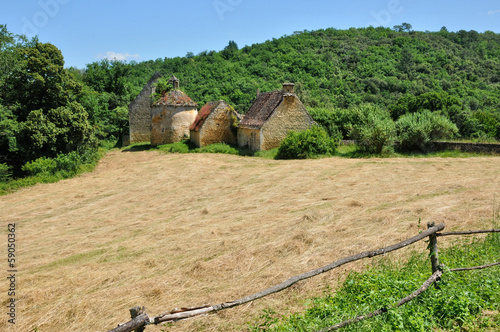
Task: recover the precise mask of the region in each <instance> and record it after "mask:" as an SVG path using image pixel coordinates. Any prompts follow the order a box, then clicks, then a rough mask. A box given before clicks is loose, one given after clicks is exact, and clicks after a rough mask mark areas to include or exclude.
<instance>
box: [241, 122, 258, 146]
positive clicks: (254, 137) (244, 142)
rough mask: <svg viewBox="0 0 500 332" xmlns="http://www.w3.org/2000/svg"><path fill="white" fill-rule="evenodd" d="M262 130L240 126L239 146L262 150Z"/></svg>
mask: <svg viewBox="0 0 500 332" xmlns="http://www.w3.org/2000/svg"><path fill="white" fill-rule="evenodd" d="M260 138H261V135H260V130H259V129H249V128H242V127H238V146H241V147H248V148H249V149H250V150H252V151H260V150H261V149H260Z"/></svg>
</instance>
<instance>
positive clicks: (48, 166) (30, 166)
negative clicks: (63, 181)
mask: <svg viewBox="0 0 500 332" xmlns="http://www.w3.org/2000/svg"><path fill="white" fill-rule="evenodd" d="M22 170H23V172H26V173H28V175H38V174H53V173H55V172H56V170H57V162H56V161H55V160H54V159H52V158H47V157H40V158H38V159H35V160H33V161H29V162H27V163H26V164H24V165H23V167H22Z"/></svg>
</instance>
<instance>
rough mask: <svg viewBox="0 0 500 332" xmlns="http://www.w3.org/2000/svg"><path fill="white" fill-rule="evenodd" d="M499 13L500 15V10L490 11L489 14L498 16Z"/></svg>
mask: <svg viewBox="0 0 500 332" xmlns="http://www.w3.org/2000/svg"><path fill="white" fill-rule="evenodd" d="M498 13H500V10H490V11H489V12H488V15H495V14H498Z"/></svg>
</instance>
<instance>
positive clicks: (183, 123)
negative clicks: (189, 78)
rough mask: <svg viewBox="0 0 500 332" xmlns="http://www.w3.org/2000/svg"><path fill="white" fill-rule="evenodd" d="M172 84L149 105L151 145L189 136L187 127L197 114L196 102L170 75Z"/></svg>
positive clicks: (178, 140) (172, 141)
mask: <svg viewBox="0 0 500 332" xmlns="http://www.w3.org/2000/svg"><path fill="white" fill-rule="evenodd" d="M169 82H171V83H172V84H173V86H174V88H173V89H172V90H170V91H169V92H167V93H165V94H164V95H163V96H162V97H161V98H160V99H158V100H157V101H155V102H154V103H153V104H152V105H151V145H153V146H156V145H161V144H168V143H175V142H180V141H182V140H183V139H187V138H189V127H190V126H191V124H192V123H193V122H194V120H195V119H196V116H197V115H198V104H197V103H195V102H194V101H193V100H192V99H191V98H189V96H188V95H187V94H185V93H184V92H182V91H181V90H179V80H178V79H177V77H175V76H172V78H171V79H170V80H169Z"/></svg>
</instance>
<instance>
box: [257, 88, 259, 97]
mask: <svg viewBox="0 0 500 332" xmlns="http://www.w3.org/2000/svg"><path fill="white" fill-rule="evenodd" d="M259 96H260V89H259V88H257V98H259Z"/></svg>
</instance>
